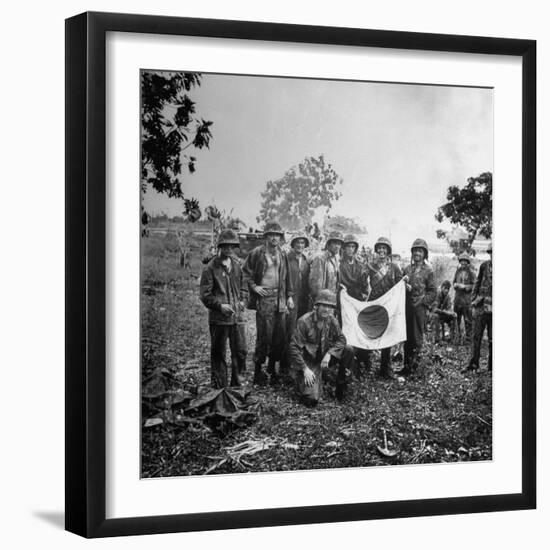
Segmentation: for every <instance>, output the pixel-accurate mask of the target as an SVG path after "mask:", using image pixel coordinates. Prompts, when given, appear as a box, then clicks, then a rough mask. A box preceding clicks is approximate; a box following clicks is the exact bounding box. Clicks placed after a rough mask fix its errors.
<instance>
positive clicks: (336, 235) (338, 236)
mask: <svg viewBox="0 0 550 550" xmlns="http://www.w3.org/2000/svg"><path fill="white" fill-rule="evenodd" d="M330 241H339V242H340V244H344V237H343V236H342V233H340V231H331V232H330V233H329V234H328V237H327V245H328V243H329V242H330Z"/></svg>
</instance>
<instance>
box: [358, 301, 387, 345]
mask: <svg viewBox="0 0 550 550" xmlns="http://www.w3.org/2000/svg"><path fill="white" fill-rule="evenodd" d="M389 322H390V318H389V316H388V310H387V309H386V308H385V307H382V306H368V307H366V308H365V309H363V310H361V311H360V312H359V315H357V323H358V324H359V326H360V327H361V330H362V331H363V332H364V333H365V334H366V335H367V337H368V338H371V339H375V338H380V336H382V334H384V332H385V331H386V329H387V328H388V323H389Z"/></svg>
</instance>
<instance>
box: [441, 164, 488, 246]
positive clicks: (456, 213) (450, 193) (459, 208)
mask: <svg viewBox="0 0 550 550" xmlns="http://www.w3.org/2000/svg"><path fill="white" fill-rule="evenodd" d="M447 201H448V202H446V203H445V204H443V205H441V206H440V207H439V208H438V209H437V212H436V214H435V219H436V220H437V221H438V222H440V223H441V222H443V221H445V220H448V221H449V222H450V223H451V224H453V225H454V226H458V227H461V228H463V229H464V230H465V231H466V233H467V238H466V239H461V242H459V243H458V244H456V245H453V243H452V242H451V243H450V244H451V246H452V247H453V250H454V249H455V248H456V250H454V251H455V252H472V245H473V242H474V240H475V239H476V238H477V237H478V236H482V237H485V238H487V239H490V238H491V236H492V233H493V209H492V204H493V174H492V173H491V172H483V173H482V174H480V175H479V176H477V177H470V178H468V181H467V183H466V185H465V186H464V187H458V186H456V185H452V186H451V187H449V189H448V190H447ZM448 236H449V232H448V231H444V230H442V229H438V230H437V237H438V238H440V239H447V238H448Z"/></svg>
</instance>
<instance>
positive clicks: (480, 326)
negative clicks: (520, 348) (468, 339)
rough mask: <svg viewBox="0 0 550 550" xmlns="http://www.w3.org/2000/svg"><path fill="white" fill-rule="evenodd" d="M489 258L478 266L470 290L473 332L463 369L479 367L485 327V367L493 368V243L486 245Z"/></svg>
mask: <svg viewBox="0 0 550 550" xmlns="http://www.w3.org/2000/svg"><path fill="white" fill-rule="evenodd" d="M487 252H488V253H489V260H487V261H486V262H483V263H482V264H481V265H480V266H479V273H478V274H477V279H476V282H475V284H474V288H473V290H472V306H473V310H474V312H473V313H474V315H473V317H474V334H473V338H472V356H471V358H470V362H469V363H468V366H467V367H466V369H465V370H467V371H468V370H470V371H471V370H473V371H475V370H477V369H479V357H480V355H481V343H482V341H483V333H484V332H485V329H487V339H488V341H489V357H488V359H487V369H488V370H489V371H491V370H493V245H492V244H489V246H488V247H487Z"/></svg>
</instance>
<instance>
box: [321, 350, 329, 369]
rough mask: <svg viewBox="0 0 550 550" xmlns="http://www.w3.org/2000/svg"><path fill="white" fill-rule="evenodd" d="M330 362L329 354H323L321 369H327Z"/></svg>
mask: <svg viewBox="0 0 550 550" xmlns="http://www.w3.org/2000/svg"><path fill="white" fill-rule="evenodd" d="M329 361H330V353H325V356H324V357H323V360H322V361H321V368H322V369H328V362H329Z"/></svg>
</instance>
